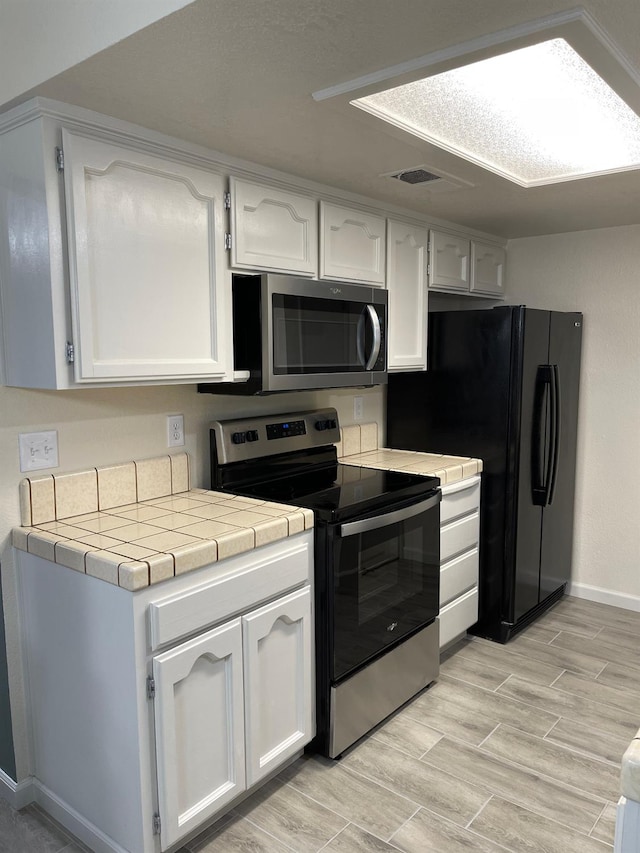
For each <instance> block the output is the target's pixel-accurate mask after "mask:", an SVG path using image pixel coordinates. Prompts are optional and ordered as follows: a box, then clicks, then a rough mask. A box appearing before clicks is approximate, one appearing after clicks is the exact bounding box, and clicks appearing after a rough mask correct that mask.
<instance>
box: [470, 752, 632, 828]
mask: <svg viewBox="0 0 640 853" xmlns="http://www.w3.org/2000/svg"><path fill="white" fill-rule="evenodd" d="M561 748H564V747H561ZM482 751H483V752H484V753H486V755H487V756H490V757H492V758H498V759H500V761H504V762H505V763H506V764H508V765H511V766H512V767H513V768H514V769H524V770H528V771H529V773H534V774H535V775H536V776H539V777H540V778H541V779H542V780H543V781H546V782H553V783H555V784H556V785H560V786H561V787H563V788H567V789H568V790H570V791H572V792H574V793H577V794H581V795H582V796H583V797H590V798H592V799H594V800H596V801H597V803H598V804H600V803H603V802H611V798H610V797H609V796H608V795H604V794H594V793H593V791H587V790H586V789H585V788H579V787H578V786H577V785H572V784H571V783H570V782H567V781H566V780H564V779H559V778H558V777H557V776H551V775H550V774H549V773H544V772H543V771H541V770H537V769H536V768H535V767H530V766H529V765H527V764H521V763H520V762H519V761H515V760H514V759H512V758H505V757H504V756H502V755H498V754H496V753H494V752H490V751H489V750H488V749H486V748H485V747H483V748H482ZM568 751H571V750H568ZM574 755H577V756H578V758H589V756H584V755H581V753H575V752H574ZM595 760H597V759H595ZM600 763H601V764H603V763H605V762H600ZM606 766H615V765H609V764H607V765H606ZM498 796H500V795H498ZM556 822H559V821H556Z"/></svg>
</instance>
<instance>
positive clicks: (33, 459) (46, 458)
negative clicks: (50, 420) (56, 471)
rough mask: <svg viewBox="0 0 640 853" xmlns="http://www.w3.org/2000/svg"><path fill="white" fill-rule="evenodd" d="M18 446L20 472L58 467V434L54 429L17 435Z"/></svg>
mask: <svg viewBox="0 0 640 853" xmlns="http://www.w3.org/2000/svg"><path fill="white" fill-rule="evenodd" d="M18 446H19V448H20V470H21V471H24V472H26V471H40V470H42V469H43V468H57V467H58V464H59V463H58V433H57V431H56V430H55V429H52V430H47V431H45V432H21V433H19V435H18Z"/></svg>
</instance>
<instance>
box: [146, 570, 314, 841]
mask: <svg viewBox="0 0 640 853" xmlns="http://www.w3.org/2000/svg"><path fill="white" fill-rule="evenodd" d="M153 677H154V679H155V693H156V695H155V703H154V706H155V707H154V710H155V723H156V757H157V763H158V801H159V814H160V820H161V827H162V841H163V844H162V846H163V849H164V848H165V847H167V846H169V845H171V844H173V843H174V842H176V841H179V840H180V839H181V838H183V837H184V836H185V835H186V834H187V833H189V832H191V831H192V830H194V829H197V828H198V826H199V825H200V824H202V823H203V821H205V820H206V819H207V818H211V817H213V816H214V815H215V814H216V813H217V812H219V811H220V810H221V809H222V808H223V806H225V805H227V803H230V802H231V801H232V800H233V799H235V797H236V796H237V795H238V794H240V793H241V792H242V791H244V790H245V789H246V788H250V787H252V786H253V785H255V784H256V783H257V782H259V781H260V780H261V779H263V778H264V777H265V776H267V775H268V774H269V773H271V772H272V771H273V770H275V769H276V768H277V767H278V766H279V765H280V764H282V763H283V762H284V761H285V760H286V759H287V758H289V757H290V756H292V755H294V754H295V753H296V752H297V751H298V750H299V749H301V748H302V747H303V746H304V745H305V744H306V743H308V742H309V740H311V737H312V722H313V713H312V708H311V704H310V702H309V697H310V695H311V595H310V590H309V587H308V586H306V587H304V589H302V590H298V591H297V592H294V593H293V594H292V595H287V596H284V598H278V599H276V601H273V602H271V603H270V604H267V605H266V606H265V607H262V608H260V609H259V610H255V611H253V612H251V613H249V614H247V615H245V616H242V618H241V619H234V620H232V621H231V622H227V623H226V624H224V625H222V626H221V627H219V628H216V629H214V630H213V631H207V632H206V633H205V634H203V635H201V636H199V637H196V638H195V639H193V640H189V641H188V642H186V643H183V644H181V645H179V646H177V647H176V648H175V649H172V650H171V651H169V652H165V653H163V654H161V655H156V657H155V658H154V659H153ZM243 682H244V686H243Z"/></svg>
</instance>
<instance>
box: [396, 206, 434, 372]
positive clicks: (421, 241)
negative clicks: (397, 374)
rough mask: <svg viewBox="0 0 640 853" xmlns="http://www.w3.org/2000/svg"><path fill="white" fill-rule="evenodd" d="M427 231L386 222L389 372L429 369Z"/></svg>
mask: <svg viewBox="0 0 640 853" xmlns="http://www.w3.org/2000/svg"><path fill="white" fill-rule="evenodd" d="M428 240H429V235H428V232H427V230H426V229H425V228H416V227H414V226H413V225H405V224H403V223H402V222H393V221H391V220H389V221H388V222H387V289H388V291H389V334H388V338H387V346H388V366H389V370H424V369H425V368H426V366H427V246H428Z"/></svg>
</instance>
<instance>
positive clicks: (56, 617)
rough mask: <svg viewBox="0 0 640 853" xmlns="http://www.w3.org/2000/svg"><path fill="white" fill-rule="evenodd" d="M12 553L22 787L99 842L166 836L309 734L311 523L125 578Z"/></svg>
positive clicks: (104, 849) (291, 752) (117, 845)
mask: <svg viewBox="0 0 640 853" xmlns="http://www.w3.org/2000/svg"><path fill="white" fill-rule="evenodd" d="M16 561H17V564H18V571H19V576H20V586H21V600H22V607H23V612H22V620H21V621H22V630H23V642H24V647H25V650H26V657H27V669H26V671H27V678H28V691H27V692H28V696H29V708H28V713H29V717H30V729H31V732H32V739H33V742H32V754H33V766H32V771H31V772H32V776H33V780H34V781H33V797H34V799H35V800H36V801H37V802H38V803H39V804H40V805H41V806H42V807H43V808H44V809H45V810H46V811H48V812H49V813H50V814H52V815H53V816H54V817H55V818H56V819H57V820H58V821H59V822H60V823H62V824H63V825H64V826H66V827H67V828H68V829H69V830H70V831H71V832H73V833H74V834H75V835H77V836H78V837H79V838H80V840H81V841H83V842H84V843H85V844H86V845H87V846H88V847H89V848H90V849H91V850H94V851H96V853H125V851H126V853H161V851H164V850H169V849H175V848H176V846H177V845H178V844H179V843H180V841H181V840H182V839H186V838H187V836H190V835H194V834H196V833H197V832H199V831H201V830H202V829H204V828H205V827H206V825H207V823H211V822H212V821H214V820H215V819H216V818H217V817H219V816H220V815H221V814H222V813H223V812H224V811H225V810H227V809H228V808H230V807H231V805H232V804H233V802H234V801H235V800H236V799H237V798H238V797H240V796H242V795H243V794H244V792H245V791H247V790H248V789H250V788H251V787H253V786H254V785H256V784H257V783H259V782H260V781H261V780H263V779H265V778H266V777H267V776H268V775H269V774H271V773H272V772H273V771H276V770H277V769H278V767H280V766H282V765H283V764H285V763H286V761H287V760H288V759H290V758H292V757H293V756H295V755H296V754H297V753H298V752H300V751H301V750H302V748H303V747H304V745H305V744H306V743H308V742H309V741H310V740H311V739H312V738H313V736H314V734H315V716H314V708H315V704H314V692H313V691H314V683H315V678H314V663H313V642H312V634H313V629H312V591H311V578H312V576H313V532H312V531H306V532H304V533H299V534H296V535H295V536H292V537H289V538H288V539H285V540H282V541H281V542H275V543H272V544H269V545H265V546H263V547H261V548H258V549H256V550H255V551H250V552H248V553H245V554H239V555H237V556H236V557H230V558H229V559H226V560H223V561H221V562H220V563H212V564H211V565H209V566H205V567H203V568H201V569H197V570H195V571H193V572H189V573H186V574H184V575H180V576H179V577H175V578H173V579H171V580H168V581H165V582H163V583H161V584H157V585H155V586H151V587H147V588H145V589H142V590H139V591H138V592H135V593H131V592H128V591H127V590H124V589H121V588H120V587H117V586H114V585H112V584H109V583H104V582H103V581H100V580H98V579H97V578H94V577H89V576H86V575H84V574H81V573H79V572H74V571H73V570H71V569H68V568H66V567H64V566H60V565H58V564H56V563H50V562H48V561H46V560H43V559H42V558H40V557H36V556H35V555H33V554H27V553H25V552H22V551H19V552H16ZM263 577H266V578H268V579H269V583H268V584H265V583H264V582H262V581H261V578H263ZM221 603H224V607H225V610H224V611H223V610H222V609H221V606H220V605H221ZM222 613H223V614H224V615H221V614H222ZM154 626H155V627H154Z"/></svg>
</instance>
